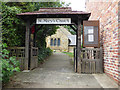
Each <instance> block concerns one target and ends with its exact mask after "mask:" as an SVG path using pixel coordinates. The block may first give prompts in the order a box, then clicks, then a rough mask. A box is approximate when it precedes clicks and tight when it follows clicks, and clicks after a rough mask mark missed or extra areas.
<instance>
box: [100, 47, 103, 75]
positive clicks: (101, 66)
mask: <svg viewBox="0 0 120 90" xmlns="http://www.w3.org/2000/svg"><path fill="white" fill-rule="evenodd" d="M99 64H100V73H103V51H102V47H100V63H99Z"/></svg>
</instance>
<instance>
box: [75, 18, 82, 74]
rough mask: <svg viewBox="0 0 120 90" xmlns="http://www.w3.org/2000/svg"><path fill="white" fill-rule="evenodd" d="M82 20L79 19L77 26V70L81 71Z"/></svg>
mask: <svg viewBox="0 0 120 90" xmlns="http://www.w3.org/2000/svg"><path fill="white" fill-rule="evenodd" d="M81 29H82V28H81V20H80V19H78V28H77V58H76V59H77V72H78V73H81Z"/></svg>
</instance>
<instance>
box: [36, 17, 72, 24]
mask: <svg viewBox="0 0 120 90" xmlns="http://www.w3.org/2000/svg"><path fill="white" fill-rule="evenodd" d="M36 24H71V18H37V20H36Z"/></svg>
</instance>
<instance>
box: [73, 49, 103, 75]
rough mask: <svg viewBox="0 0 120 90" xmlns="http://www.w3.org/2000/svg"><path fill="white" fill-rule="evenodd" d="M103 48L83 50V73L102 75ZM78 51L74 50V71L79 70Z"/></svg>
mask: <svg viewBox="0 0 120 90" xmlns="http://www.w3.org/2000/svg"><path fill="white" fill-rule="evenodd" d="M102 64H103V63H102V48H82V49H81V73H85V74H92V73H102V72H103V65H102ZM77 68H78V67H77V60H76V50H75V49H74V70H75V72H76V70H77Z"/></svg>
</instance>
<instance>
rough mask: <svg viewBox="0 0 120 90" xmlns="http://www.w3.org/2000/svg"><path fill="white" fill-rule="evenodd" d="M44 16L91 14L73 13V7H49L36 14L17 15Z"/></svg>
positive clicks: (35, 12)
mask: <svg viewBox="0 0 120 90" xmlns="http://www.w3.org/2000/svg"><path fill="white" fill-rule="evenodd" d="M38 14H39V15H42V14H90V13H88V12H84V11H72V9H71V7H57V8H53V7H49V8H40V9H39V11H34V12H25V13H20V14H17V15H19V16H22V15H38Z"/></svg>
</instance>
